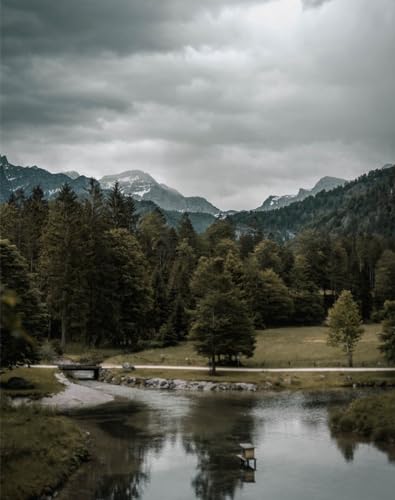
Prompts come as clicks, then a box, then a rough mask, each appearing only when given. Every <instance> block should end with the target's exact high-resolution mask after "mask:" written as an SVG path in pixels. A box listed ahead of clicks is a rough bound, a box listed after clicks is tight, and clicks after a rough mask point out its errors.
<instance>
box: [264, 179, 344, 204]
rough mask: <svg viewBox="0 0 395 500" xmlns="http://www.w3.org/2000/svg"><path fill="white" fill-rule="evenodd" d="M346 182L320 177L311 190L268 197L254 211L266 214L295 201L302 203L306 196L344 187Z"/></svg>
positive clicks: (301, 189) (300, 190)
mask: <svg viewBox="0 0 395 500" xmlns="http://www.w3.org/2000/svg"><path fill="white" fill-rule="evenodd" d="M346 182H347V181H346V180H345V179H340V178H338V177H330V176H326V177H322V178H321V179H320V180H319V181H318V182H317V183H316V184H315V186H314V187H313V188H312V189H303V188H300V189H299V192H298V194H286V195H283V196H273V195H272V196H269V197H268V198H266V200H265V201H264V202H263V203H262V205H260V206H259V207H258V208H256V209H255V210H256V211H257V212H266V211H268V210H275V209H277V208H282V207H286V206H288V205H290V204H291V203H295V201H302V200H304V199H305V198H307V197H308V196H315V195H316V194H318V193H319V192H321V191H330V190H331V189H335V188H337V187H338V186H344V184H345V183H346Z"/></svg>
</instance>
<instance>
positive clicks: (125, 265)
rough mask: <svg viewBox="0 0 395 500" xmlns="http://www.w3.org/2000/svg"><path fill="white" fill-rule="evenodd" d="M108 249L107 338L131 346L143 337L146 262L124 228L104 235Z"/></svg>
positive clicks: (148, 301)
mask: <svg viewBox="0 0 395 500" xmlns="http://www.w3.org/2000/svg"><path fill="white" fill-rule="evenodd" d="M107 237H108V241H109V247H110V248H111V256H110V261H111V264H112V270H111V273H110V275H109V276H111V278H110V279H111V281H110V283H109V284H108V286H109V289H110V290H111V294H112V300H111V303H110V304H109V306H110V308H111V331H109V332H108V335H109V336H111V341H112V343H113V344H114V345H124V346H131V347H132V348H133V345H134V344H136V343H137V341H138V340H139V339H140V338H141V337H142V336H143V334H144V330H145V324H146V322H147V316H148V313H149V311H150V306H151V297H152V291H151V287H150V283H149V275H148V273H147V269H148V266H147V262H146V260H145V257H144V255H143V254H142V252H141V248H140V245H139V243H138V241H137V239H136V238H135V237H134V236H133V235H132V234H130V232H129V231H128V230H127V229H112V230H110V231H109V232H108V234H107Z"/></svg>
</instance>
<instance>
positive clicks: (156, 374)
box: [100, 369, 395, 391]
mask: <svg viewBox="0 0 395 500" xmlns="http://www.w3.org/2000/svg"><path fill="white" fill-rule="evenodd" d="M100 380H102V381H103V382H107V383H111V384H116V385H125V386H128V387H140V388H147V389H161V390H192V391H196V390H200V391H205V390H206V391H227V390H235V391H239V390H247V391H265V390H266V391H267V390H276V391H281V390H325V389H336V388H346V387H351V388H352V387H354V388H356V387H395V371H392V372H366V373H365V372H353V373H349V372H341V371H339V372H319V371H317V372H238V371H233V372H232V371H221V370H218V372H217V375H215V376H212V375H209V373H208V372H202V371H194V370H193V369H188V370H177V371H176V372H175V371H174V370H171V369H163V370H161V369H138V370H128V369H105V370H101V375H100Z"/></svg>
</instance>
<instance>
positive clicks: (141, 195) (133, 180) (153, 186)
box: [99, 170, 220, 215]
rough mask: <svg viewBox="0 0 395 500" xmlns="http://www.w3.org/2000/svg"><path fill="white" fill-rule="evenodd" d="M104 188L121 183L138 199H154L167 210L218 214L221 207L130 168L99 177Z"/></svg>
mask: <svg viewBox="0 0 395 500" xmlns="http://www.w3.org/2000/svg"><path fill="white" fill-rule="evenodd" d="M99 182H100V185H101V187H102V188H103V189H111V188H112V187H113V185H114V184H115V182H118V183H119V186H120V188H121V190H122V192H123V193H124V194H126V195H130V196H132V197H133V198H134V199H136V200H145V201H153V202H154V203H156V204H157V205H158V206H159V207H161V208H163V209H165V210H175V211H178V212H196V213H206V214H212V215H217V214H219V213H220V210H219V208H217V207H215V206H214V205H212V204H211V203H210V202H209V201H207V200H206V199H205V198H202V197H200V196H184V195H182V194H181V193H179V192H178V191H177V190H176V189H173V188H171V187H168V186H166V185H165V184H159V183H158V182H157V181H156V180H155V179H154V178H153V177H151V176H150V175H149V174H147V173H146V172H142V171H141V170H128V171H127V172H122V173H121V174H114V175H106V176H104V177H102V178H101V179H99Z"/></svg>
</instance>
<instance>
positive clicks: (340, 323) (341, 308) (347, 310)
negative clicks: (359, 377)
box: [327, 290, 363, 366]
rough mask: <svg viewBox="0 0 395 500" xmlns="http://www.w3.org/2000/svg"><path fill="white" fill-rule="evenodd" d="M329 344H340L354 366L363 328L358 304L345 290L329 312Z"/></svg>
mask: <svg viewBox="0 0 395 500" xmlns="http://www.w3.org/2000/svg"><path fill="white" fill-rule="evenodd" d="M327 321H328V327H329V334H328V344H329V345H331V346H340V347H341V348H342V349H343V351H344V352H345V353H346V355H347V359H348V365H349V366H353V353H354V349H355V346H356V345H357V343H358V341H359V339H360V338H361V335H362V333H363V328H362V326H361V323H362V321H361V315H360V313H359V309H358V305H357V304H356V302H354V300H353V297H352V294H351V292H350V291H348V290H343V292H342V293H341V294H340V296H339V298H338V299H337V301H336V302H335V304H334V306H333V307H332V308H331V309H329V312H328V320H327Z"/></svg>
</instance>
